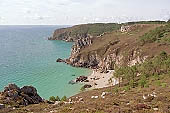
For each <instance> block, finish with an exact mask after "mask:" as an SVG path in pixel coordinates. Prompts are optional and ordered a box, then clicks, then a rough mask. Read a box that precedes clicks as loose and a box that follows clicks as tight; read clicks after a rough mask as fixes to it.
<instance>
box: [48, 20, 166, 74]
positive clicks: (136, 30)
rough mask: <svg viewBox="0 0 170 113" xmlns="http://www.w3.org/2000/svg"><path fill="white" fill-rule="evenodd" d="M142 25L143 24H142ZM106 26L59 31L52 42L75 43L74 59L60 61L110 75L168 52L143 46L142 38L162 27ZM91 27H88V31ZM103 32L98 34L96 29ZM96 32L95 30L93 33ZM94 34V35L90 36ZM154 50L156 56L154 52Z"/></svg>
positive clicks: (154, 46) (150, 25)
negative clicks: (115, 70) (112, 72)
mask: <svg viewBox="0 0 170 113" xmlns="http://www.w3.org/2000/svg"><path fill="white" fill-rule="evenodd" d="M141 23H142V22H141ZM141 23H137V24H131V23H130V24H128V23H127V24H107V25H105V24H104V25H105V26H109V29H106V27H103V26H102V24H101V25H100V24H99V25H98V24H92V25H91V24H90V25H88V24H87V25H78V26H73V27H70V28H64V29H58V30H56V31H55V32H54V34H53V36H52V37H51V38H50V40H64V41H73V42H74V44H73V46H72V49H71V55H70V57H69V58H68V59H60V58H59V59H57V62H65V63H67V64H70V65H72V66H76V67H85V68H91V69H98V70H100V72H105V73H106V72H108V70H114V69H115V68H116V67H121V66H125V65H128V66H133V65H136V64H140V63H143V62H144V61H145V60H146V59H149V58H152V57H153V56H155V55H157V54H158V53H159V52H160V51H163V50H166V51H168V52H169V50H168V49H167V45H160V44H155V43H154V44H153V43H150V44H145V46H143V45H141V42H140V41H139V37H141V36H143V35H144V34H145V33H147V32H149V31H150V30H153V29H155V28H157V27H159V26H161V25H162V24H154V23H153V24H152V23H151V24H145V23H143V24H141ZM87 26H88V27H87ZM94 26H95V28H96V29H100V32H98V34H96V33H95V32H96V31H95V30H94V29H92V28H93V27H94ZM92 30H94V31H93V32H92ZM89 31H91V32H89ZM151 50H154V52H151Z"/></svg>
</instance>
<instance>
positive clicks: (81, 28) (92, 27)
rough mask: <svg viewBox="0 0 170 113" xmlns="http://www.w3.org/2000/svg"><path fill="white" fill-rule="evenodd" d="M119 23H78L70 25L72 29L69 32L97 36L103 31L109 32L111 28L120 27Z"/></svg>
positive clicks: (74, 34)
mask: <svg viewBox="0 0 170 113" xmlns="http://www.w3.org/2000/svg"><path fill="white" fill-rule="evenodd" d="M120 26H121V25H120V24H116V23H107V24H103V23H96V24H85V25H78V26H74V27H72V31H71V32H70V35H71V36H77V35H82V36H84V35H87V34H90V35H93V36H98V35H100V34H102V33H104V32H111V31H113V30H118V29H120Z"/></svg>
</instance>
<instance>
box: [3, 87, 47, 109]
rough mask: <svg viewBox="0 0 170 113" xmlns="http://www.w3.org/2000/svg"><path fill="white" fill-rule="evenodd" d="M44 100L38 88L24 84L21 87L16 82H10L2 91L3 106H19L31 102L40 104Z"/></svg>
mask: <svg viewBox="0 0 170 113" xmlns="http://www.w3.org/2000/svg"><path fill="white" fill-rule="evenodd" d="M42 102H44V100H43V99H42V98H41V97H40V96H39V95H38V93H37V90H36V88H34V87H32V86H24V87H22V88H19V87H18V86H17V85H15V84H9V85H8V86H6V87H5V88H4V90H3V91H2V92H0V104H1V108H2V105H3V108H5V107H7V108H18V107H20V106H28V105H30V104H39V103H42Z"/></svg>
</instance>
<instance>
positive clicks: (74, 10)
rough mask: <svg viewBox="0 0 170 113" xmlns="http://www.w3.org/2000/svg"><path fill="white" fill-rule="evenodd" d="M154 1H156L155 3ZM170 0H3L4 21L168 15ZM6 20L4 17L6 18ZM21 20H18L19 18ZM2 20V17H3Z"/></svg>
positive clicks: (113, 19)
mask: <svg viewBox="0 0 170 113" xmlns="http://www.w3.org/2000/svg"><path fill="white" fill-rule="evenodd" d="M153 3H154V4H153ZM169 4H170V1H169V0H164V2H162V0H150V1H148V0H142V1H141V0H126V1H125V0H117V1H116V0H0V16H2V17H3V18H5V21H3V24H79V23H93V22H124V21H133V20H147V19H150V20H151V19H167V18H169V16H168V15H170V14H169V13H165V12H164V11H162V9H166V12H170V7H169ZM3 20H4V19H3ZM16 20H17V21H16ZM0 21H1V23H2V19H1V20H0Z"/></svg>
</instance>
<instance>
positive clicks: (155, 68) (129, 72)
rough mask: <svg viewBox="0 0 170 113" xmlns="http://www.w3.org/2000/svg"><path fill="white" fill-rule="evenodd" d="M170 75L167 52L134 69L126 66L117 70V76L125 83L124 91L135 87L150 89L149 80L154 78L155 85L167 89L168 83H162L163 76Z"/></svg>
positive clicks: (169, 57) (169, 62) (169, 61)
mask: <svg viewBox="0 0 170 113" xmlns="http://www.w3.org/2000/svg"><path fill="white" fill-rule="evenodd" d="M168 74H170V56H168V55H167V53H166V52H164V51H163V52H161V53H160V55H158V56H156V57H155V58H152V59H150V60H148V61H145V62H144V63H142V64H140V65H136V66H132V67H128V66H124V67H120V68H117V69H116V70H115V74H114V75H115V76H116V77H118V78H120V79H119V80H122V81H123V82H124V83H126V84H125V85H124V86H125V87H124V90H129V89H130V88H135V87H138V86H139V87H141V88H144V87H149V80H150V79H151V78H154V80H155V85H157V86H162V87H166V83H161V81H160V79H161V78H163V76H165V75H168Z"/></svg>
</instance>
